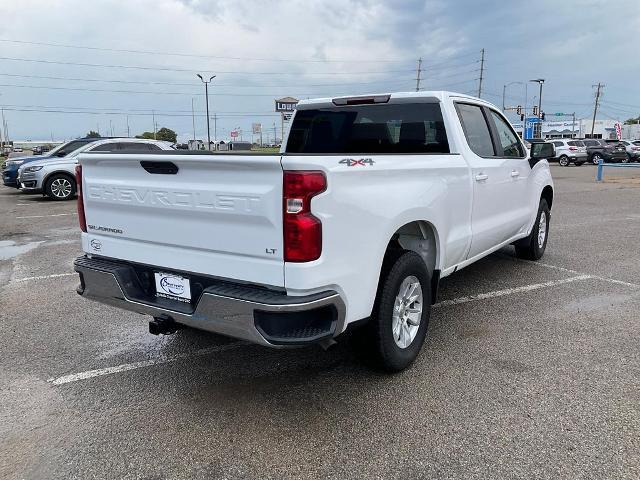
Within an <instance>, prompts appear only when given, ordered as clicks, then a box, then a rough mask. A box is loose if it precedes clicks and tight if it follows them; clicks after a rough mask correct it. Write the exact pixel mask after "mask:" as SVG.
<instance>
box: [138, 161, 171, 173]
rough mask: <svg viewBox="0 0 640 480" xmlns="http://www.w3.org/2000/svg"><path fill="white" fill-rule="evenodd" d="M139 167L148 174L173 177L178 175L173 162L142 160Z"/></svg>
mask: <svg viewBox="0 0 640 480" xmlns="http://www.w3.org/2000/svg"><path fill="white" fill-rule="evenodd" d="M140 166H141V167H142V168H144V169H145V170H146V171H147V172H149V173H157V174H159V175H175V174H176V173H178V166H177V165H176V164H175V163H173V162H150V161H146V160H143V161H141V162H140Z"/></svg>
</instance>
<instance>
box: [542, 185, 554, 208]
mask: <svg viewBox="0 0 640 480" xmlns="http://www.w3.org/2000/svg"><path fill="white" fill-rule="evenodd" d="M540 198H544V199H545V200H546V201H547V205H548V206H549V210H551V204H552V203H553V188H551V185H547V186H546V187H544V188H543V189H542V195H540Z"/></svg>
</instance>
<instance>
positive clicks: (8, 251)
mask: <svg viewBox="0 0 640 480" xmlns="http://www.w3.org/2000/svg"><path fill="white" fill-rule="evenodd" d="M41 243H43V242H42V241H40V242H29V243H25V244H22V245H16V242H14V241H13V240H0V260H8V259H10V258H14V257H17V256H18V255H22V254H24V253H27V252H29V251H31V250H33V249H35V248H38V247H39V246H40V244H41Z"/></svg>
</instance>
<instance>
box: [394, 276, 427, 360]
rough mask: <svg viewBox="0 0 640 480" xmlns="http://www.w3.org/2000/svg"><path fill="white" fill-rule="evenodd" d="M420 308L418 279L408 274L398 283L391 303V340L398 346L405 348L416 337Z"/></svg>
mask: <svg viewBox="0 0 640 480" xmlns="http://www.w3.org/2000/svg"><path fill="white" fill-rule="evenodd" d="M422 308H423V297H422V286H421V285H420V280H418V278H417V277H415V276H413V275H410V276H408V277H407V278H405V279H404V280H403V282H402V284H401V285H400V289H399V290H398V294H397V295H396V300H395V302H394V304H393V317H392V326H391V330H392V333H393V340H394V341H395V342H396V345H398V346H399V347H400V348H407V347H408V346H409V345H411V343H412V342H413V340H414V339H415V338H416V335H417V333H418V329H419V328H420V321H421V320H422Z"/></svg>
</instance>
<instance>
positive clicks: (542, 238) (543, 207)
mask: <svg viewBox="0 0 640 480" xmlns="http://www.w3.org/2000/svg"><path fill="white" fill-rule="evenodd" d="M550 217H551V212H550V211H549V206H548V205H547V201H546V200H545V199H544V198H543V199H541V200H540V206H539V207H538V216H537V217H536V223H535V224H534V226H533V229H532V230H531V234H530V235H529V236H528V237H526V238H523V239H522V240H518V241H517V242H516V243H515V244H514V245H515V247H516V256H518V257H519V258H524V259H526V260H540V259H541V258H542V255H544V251H545V249H546V248H547V239H548V237H549V220H550Z"/></svg>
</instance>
